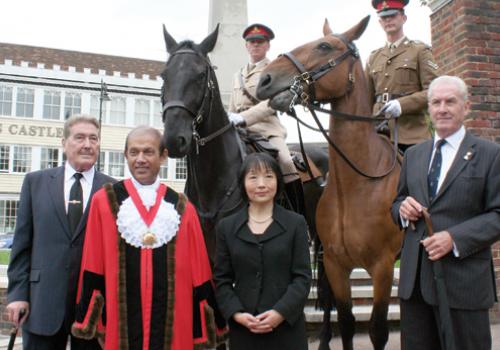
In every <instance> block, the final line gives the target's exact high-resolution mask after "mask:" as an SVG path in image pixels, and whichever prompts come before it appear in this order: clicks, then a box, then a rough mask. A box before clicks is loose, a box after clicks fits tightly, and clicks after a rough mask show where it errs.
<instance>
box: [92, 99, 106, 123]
mask: <svg viewBox="0 0 500 350" xmlns="http://www.w3.org/2000/svg"><path fill="white" fill-rule="evenodd" d="M99 105H100V101H99V95H92V96H91V97H90V115H91V116H93V117H95V118H96V119H99ZM108 109H109V101H102V120H106V114H107V110H108Z"/></svg>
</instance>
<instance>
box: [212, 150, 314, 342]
mask: <svg viewBox="0 0 500 350" xmlns="http://www.w3.org/2000/svg"><path fill="white" fill-rule="evenodd" d="M239 181H240V186H241V189H242V194H243V196H244V198H246V199H247V200H248V206H246V207H244V208H243V209H241V210H239V211H238V212H237V213H235V214H233V215H231V216H228V217H227V218H224V219H222V220H221V221H220V222H219V224H218V225H217V244H216V260H215V269H214V279H215V283H216V297H217V302H218V304H219V308H220V309H221V311H222V313H223V315H224V317H225V318H226V319H227V320H228V322H229V325H230V331H229V345H230V348H231V350H241V349H287V350H295V349H297V350H305V349H307V337H306V333H305V320H304V312H303V311H304V304H305V302H306V299H307V296H308V293H309V288H310V284H311V267H310V261H309V246H308V242H307V227H306V222H305V220H304V217H303V216H301V215H298V214H296V213H294V212H291V211H288V210H286V209H284V208H283V207H281V206H279V205H278V204H276V203H275V200H276V198H277V197H278V196H279V194H280V193H281V191H282V189H283V180H282V174H281V171H280V168H279V166H278V163H277V162H276V161H275V160H274V159H273V158H271V157H270V156H269V155H267V154H262V153H255V154H251V155H249V156H248V157H247V158H246V159H245V161H244V162H243V165H242V168H241V171H240V177H239Z"/></svg>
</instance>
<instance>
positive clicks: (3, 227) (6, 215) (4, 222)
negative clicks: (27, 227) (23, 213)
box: [0, 199, 19, 233]
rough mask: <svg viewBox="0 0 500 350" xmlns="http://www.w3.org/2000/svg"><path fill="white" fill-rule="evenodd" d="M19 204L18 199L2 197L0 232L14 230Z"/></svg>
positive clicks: (0, 201)
mask: <svg viewBox="0 0 500 350" xmlns="http://www.w3.org/2000/svg"><path fill="white" fill-rule="evenodd" d="M18 206H19V201H18V200H15V199H0V232H4V233H6V232H11V231H14V229H15V227H16V216H17V208H18Z"/></svg>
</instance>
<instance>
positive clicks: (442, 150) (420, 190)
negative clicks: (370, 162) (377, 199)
mask: <svg viewBox="0 0 500 350" xmlns="http://www.w3.org/2000/svg"><path fill="white" fill-rule="evenodd" d="M428 104H429V112H430V115H431V119H432V123H433V125H434V128H435V130H436V134H435V136H434V139H433V140H430V141H427V142H424V143H421V144H419V145H416V146H414V147H411V148H410V149H408V151H407V152H406V154H405V157H404V161H403V167H402V170H401V177H400V182H399V186H398V195H397V198H396V199H395V201H394V203H393V206H392V216H393V218H394V220H395V221H396V222H399V223H400V224H401V225H402V226H403V227H406V234H405V237H404V243H403V248H402V252H401V271H400V276H401V277H400V283H399V297H400V298H401V342H402V344H401V345H402V348H404V349H406V350H412V349H426V350H429V349H441V348H442V346H440V342H441V341H442V340H440V336H439V334H440V333H439V327H440V317H439V313H438V308H437V305H438V302H437V296H436V283H435V280H434V278H433V277H434V275H433V272H432V262H433V261H437V260H439V261H441V264H442V267H443V271H444V279H445V284H446V289H447V297H448V302H449V306H450V313H451V323H452V327H453V331H454V336H455V344H456V346H457V349H474V350H479V349H485V350H486V349H491V334H490V325H489V318H488V308H490V307H491V306H492V305H493V302H494V300H495V299H496V291H495V279H494V272H493V263H492V254H491V245H492V244H493V243H495V242H496V241H497V240H498V239H499V238H500V146H499V145H497V144H495V143H492V142H489V141H486V140H483V139H480V138H477V137H474V136H473V135H471V134H470V133H468V132H466V131H465V128H464V126H463V121H464V119H465V117H466V115H467V114H468V112H469V101H468V99H467V87H466V85H465V83H464V82H463V81H462V80H461V79H460V78H457V77H450V76H442V77H439V78H436V79H435V80H434V81H433V82H432V83H431V85H430V86H429V91H428ZM442 140H444V141H442ZM424 207H427V209H428V211H429V213H430V214H431V218H432V222H433V226H434V230H435V232H436V233H435V234H434V235H433V236H432V237H427V236H426V226H425V223H424V220H422V210H423V208H424ZM410 222H412V223H413V224H411V225H408V223H410Z"/></svg>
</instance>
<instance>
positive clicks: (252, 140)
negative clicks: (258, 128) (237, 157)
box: [237, 128, 279, 160]
mask: <svg viewBox="0 0 500 350" xmlns="http://www.w3.org/2000/svg"><path fill="white" fill-rule="evenodd" d="M237 130H238V135H239V137H240V148H242V149H243V150H244V152H243V155H244V156H245V155H247V154H250V153H255V152H258V153H267V154H269V155H270V156H271V157H273V158H274V159H276V160H277V159H278V152H279V151H278V149H277V148H275V147H274V146H273V145H272V144H271V143H270V142H269V140H268V139H267V138H265V137H264V136H262V135H261V134H259V133H256V132H252V131H248V129H245V128H237Z"/></svg>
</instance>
